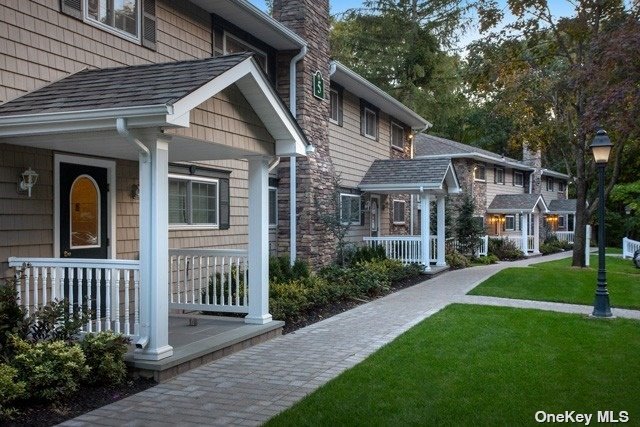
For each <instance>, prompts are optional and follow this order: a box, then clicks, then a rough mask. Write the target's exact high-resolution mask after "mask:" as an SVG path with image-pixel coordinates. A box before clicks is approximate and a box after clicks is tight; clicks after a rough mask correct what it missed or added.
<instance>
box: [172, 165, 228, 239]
mask: <svg viewBox="0 0 640 427" xmlns="http://www.w3.org/2000/svg"><path fill="white" fill-rule="evenodd" d="M218 188H219V186H218V180H217V179H213V178H204V177H202V178H201V177H193V176H184V175H173V174H171V175H169V224H171V225H172V226H180V225H188V226H207V227H217V226H218V224H219V221H218V220H219V200H220V197H219V194H218V191H219V190H218Z"/></svg>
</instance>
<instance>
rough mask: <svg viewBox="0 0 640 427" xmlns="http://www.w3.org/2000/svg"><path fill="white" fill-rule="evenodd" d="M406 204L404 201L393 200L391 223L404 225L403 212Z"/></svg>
mask: <svg viewBox="0 0 640 427" xmlns="http://www.w3.org/2000/svg"><path fill="white" fill-rule="evenodd" d="M405 206H406V202H405V201H404V200H394V201H393V223H394V224H404V223H405V221H404V211H405Z"/></svg>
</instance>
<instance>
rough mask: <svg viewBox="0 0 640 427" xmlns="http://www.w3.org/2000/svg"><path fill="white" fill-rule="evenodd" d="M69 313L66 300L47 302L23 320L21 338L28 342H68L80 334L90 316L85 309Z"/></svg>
mask: <svg viewBox="0 0 640 427" xmlns="http://www.w3.org/2000/svg"><path fill="white" fill-rule="evenodd" d="M69 311H70V306H69V303H68V302H67V300H60V301H50V302H48V303H47V304H46V305H44V306H42V307H40V308H39V309H38V310H37V311H36V312H34V313H33V314H31V315H30V316H29V317H28V318H27V319H25V321H24V322H23V328H22V334H21V337H22V338H23V339H25V340H27V341H30V342H39V341H56V340H62V341H67V342H70V341H71V340H72V339H74V337H76V336H77V335H78V334H79V333H80V329H81V328H82V325H84V324H86V323H87V322H89V321H90V320H91V314H90V313H89V311H88V310H87V309H77V308H76V309H74V310H72V312H71V313H70V312H69Z"/></svg>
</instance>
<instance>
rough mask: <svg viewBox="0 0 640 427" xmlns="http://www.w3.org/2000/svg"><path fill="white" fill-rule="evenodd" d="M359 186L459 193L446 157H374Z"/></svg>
mask: <svg viewBox="0 0 640 427" xmlns="http://www.w3.org/2000/svg"><path fill="white" fill-rule="evenodd" d="M358 187H359V188H360V190H362V191H368V192H375V193H412V194H419V193H420V192H422V191H441V192H447V193H459V192H460V184H459V182H458V177H457V175H456V172H455V169H454V168H453V165H452V164H451V160H449V159H390V160H375V161H374V162H373V163H372V164H371V166H370V167H369V170H368V171H367V173H366V174H365V176H364V178H362V181H361V182H360V184H359V185H358Z"/></svg>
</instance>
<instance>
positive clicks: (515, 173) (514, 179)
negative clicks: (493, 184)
mask: <svg viewBox="0 0 640 427" xmlns="http://www.w3.org/2000/svg"><path fill="white" fill-rule="evenodd" d="M518 175H520V177H521V180H522V182H521V183H520V184H518V182H517V181H516V176H518ZM513 185H514V186H515V187H524V173H522V172H519V171H513Z"/></svg>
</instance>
